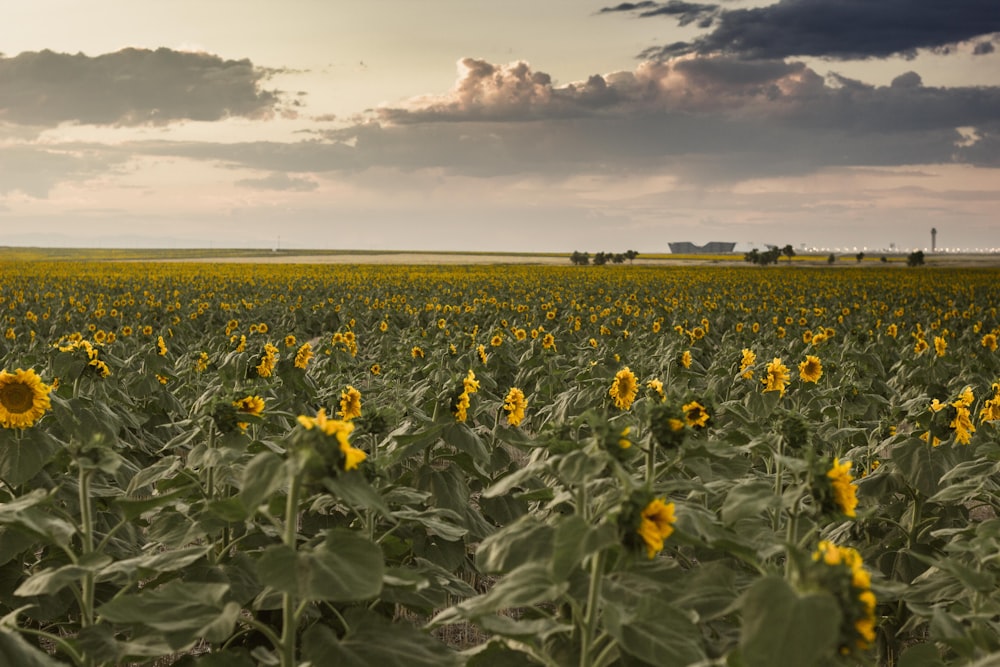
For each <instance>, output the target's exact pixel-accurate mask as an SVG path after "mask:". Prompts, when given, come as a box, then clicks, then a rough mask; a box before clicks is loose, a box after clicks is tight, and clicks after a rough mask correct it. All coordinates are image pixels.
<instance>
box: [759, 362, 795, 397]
mask: <svg viewBox="0 0 1000 667" xmlns="http://www.w3.org/2000/svg"><path fill="white" fill-rule="evenodd" d="M789 379H791V376H790V375H789V373H788V367H787V366H785V365H784V364H783V363H781V359H780V358H779V357H775V358H774V359H773V360H772V361H771V362H770V363H769V364H768V365H767V377H766V378H762V379H761V382H762V383H763V384H764V385H765V386H764V391H777V392H780V393H781V395H782V396H784V395H785V387H786V385H787V384H788V381H789Z"/></svg>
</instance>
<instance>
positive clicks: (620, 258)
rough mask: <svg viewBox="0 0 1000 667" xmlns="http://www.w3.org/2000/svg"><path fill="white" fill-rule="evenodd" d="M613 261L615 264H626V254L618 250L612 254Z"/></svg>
mask: <svg viewBox="0 0 1000 667" xmlns="http://www.w3.org/2000/svg"><path fill="white" fill-rule="evenodd" d="M611 261H612V262H614V263H615V264H624V263H625V255H624V254H622V253H620V252H616V253H615V254H613V255H612V256H611Z"/></svg>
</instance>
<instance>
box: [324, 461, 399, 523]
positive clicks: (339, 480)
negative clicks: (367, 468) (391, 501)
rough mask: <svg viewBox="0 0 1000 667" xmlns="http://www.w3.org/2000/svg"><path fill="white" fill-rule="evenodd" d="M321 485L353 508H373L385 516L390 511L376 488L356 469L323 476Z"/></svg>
mask: <svg viewBox="0 0 1000 667" xmlns="http://www.w3.org/2000/svg"><path fill="white" fill-rule="evenodd" d="M323 485H324V486H325V487H326V488H327V489H329V490H330V491H332V492H333V493H334V494H335V495H336V496H337V497H338V498H340V499H341V500H342V501H344V503H346V504H347V505H349V506H351V507H353V508H355V509H369V510H375V511H376V512H378V513H379V514H381V515H382V516H385V517H387V516H389V515H390V513H391V511H390V510H389V506H388V505H387V504H386V502H385V500H383V499H382V496H381V495H380V494H379V492H378V490H377V489H375V488H373V487H372V485H371V484H369V483H368V480H366V479H365V476H364V475H361V474H357V471H355V472H353V473H351V472H348V473H343V474H340V475H336V476H335V477H325V478H324V479H323Z"/></svg>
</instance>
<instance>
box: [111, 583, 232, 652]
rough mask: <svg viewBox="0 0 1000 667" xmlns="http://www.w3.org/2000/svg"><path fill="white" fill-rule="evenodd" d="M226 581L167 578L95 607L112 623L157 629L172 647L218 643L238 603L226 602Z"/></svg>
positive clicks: (225, 634) (228, 629) (228, 630)
mask: <svg viewBox="0 0 1000 667" xmlns="http://www.w3.org/2000/svg"><path fill="white" fill-rule="evenodd" d="M228 593H229V585H228V584H213V583H205V582H194V583H189V582H184V581H176V580H175V581H170V582H168V583H166V584H164V585H163V586H160V587H159V588H156V589H153V590H148V589H147V590H143V591H142V592H140V593H137V594H135V595H122V596H119V597H116V598H113V599H111V600H110V601H108V602H106V603H105V604H103V605H101V606H100V607H99V608H98V610H97V611H98V613H99V614H100V615H101V617H102V618H103V619H104V620H106V621H110V622H112V623H122V624H125V625H141V626H145V627H147V628H151V629H153V630H156V631H158V633H160V634H161V635H162V637H163V640H164V641H165V643H166V644H167V645H168V646H170V647H171V648H172V649H173V650H180V649H182V648H184V647H186V646H188V645H189V644H191V643H192V642H194V641H196V640H197V639H205V640H206V641H209V642H218V641H223V640H224V639H226V638H227V637H228V636H229V635H230V634H232V631H233V627H234V625H235V623H236V619H237V617H238V616H239V613H240V605H239V604H237V603H235V602H226V601H225V598H226V596H227V594H228Z"/></svg>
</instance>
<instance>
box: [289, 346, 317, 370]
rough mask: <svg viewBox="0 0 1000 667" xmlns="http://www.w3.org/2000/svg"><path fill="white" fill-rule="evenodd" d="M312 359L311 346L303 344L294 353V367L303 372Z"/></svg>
mask: <svg viewBox="0 0 1000 667" xmlns="http://www.w3.org/2000/svg"><path fill="white" fill-rule="evenodd" d="M293 344H294V343H293ZM312 358H313V351H312V345H310V344H309V343H303V344H302V345H301V346H300V347H299V349H298V350H297V351H296V352H295V367H296V368H301V369H303V370H305V368H306V366H308V365H309V360H310V359H312Z"/></svg>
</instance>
